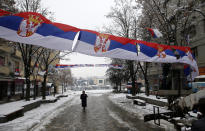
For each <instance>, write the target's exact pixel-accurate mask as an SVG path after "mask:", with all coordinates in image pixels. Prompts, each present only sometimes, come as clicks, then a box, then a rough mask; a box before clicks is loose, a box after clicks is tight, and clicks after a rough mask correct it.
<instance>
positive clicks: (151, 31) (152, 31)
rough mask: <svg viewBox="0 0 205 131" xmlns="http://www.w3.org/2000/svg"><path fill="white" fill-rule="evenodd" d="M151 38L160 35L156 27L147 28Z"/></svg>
mask: <svg viewBox="0 0 205 131" xmlns="http://www.w3.org/2000/svg"><path fill="white" fill-rule="evenodd" d="M147 30H148V31H149V32H150V34H151V35H152V37H153V38H159V37H162V36H163V35H162V33H161V32H160V31H159V30H158V29H152V28H147Z"/></svg>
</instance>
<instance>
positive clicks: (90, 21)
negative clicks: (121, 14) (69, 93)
mask: <svg viewBox="0 0 205 131" xmlns="http://www.w3.org/2000/svg"><path fill="white" fill-rule="evenodd" d="M42 2H43V6H44V7H48V8H49V10H50V11H52V12H54V18H55V21H56V22H60V23H63V24H67V25H71V26H75V27H77V28H81V29H90V30H98V29H100V28H102V26H103V25H106V24H109V22H108V20H107V19H106V17H105V15H107V14H108V12H109V11H110V8H111V6H113V5H114V0H42ZM69 59H70V60H69V61H61V64H105V63H109V59H108V58H101V57H93V56H86V55H82V54H79V53H72V55H70V56H69ZM106 70H107V68H103V67H96V68H94V67H81V68H73V69H72V73H73V75H74V76H75V77H90V76H103V75H105V71H106Z"/></svg>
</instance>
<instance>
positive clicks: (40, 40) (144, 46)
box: [0, 10, 199, 78]
mask: <svg viewBox="0 0 205 131" xmlns="http://www.w3.org/2000/svg"><path fill="white" fill-rule="evenodd" d="M1 12H3V11H2V10H0V38H4V39H7V40H10V41H14V42H21V43H25V44H32V45H38V46H42V47H46V48H50V49H56V50H68V51H75V52H79V53H82V54H87V55H92V56H98V57H109V58H119V59H127V60H136V61H143V62H160V63H184V64H188V65H190V67H191V68H192V71H193V72H192V77H193V78H194V77H196V76H197V75H199V71H198V66H197V63H196V61H195V59H194V57H193V55H192V53H191V49H190V47H183V46H168V45H162V44H157V43H150V42H146V41H139V40H133V39H128V38H124V37H118V36H114V35H109V34H102V33H99V32H96V31H92V30H85V29H79V28H76V27H72V26H69V25H65V24H61V23H55V22H52V21H50V20H48V19H46V18H45V17H44V16H42V15H41V14H39V13H34V12H22V13H17V14H9V13H8V12H5V14H6V15H4V13H1ZM76 34H78V35H77V36H78V37H77V39H76V40H77V41H76V42H75V43H76V44H75V47H73V41H74V38H75V36H76ZM158 34H159V32H158ZM159 36H160V35H159Z"/></svg>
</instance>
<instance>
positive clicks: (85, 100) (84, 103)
mask: <svg viewBox="0 0 205 131" xmlns="http://www.w3.org/2000/svg"><path fill="white" fill-rule="evenodd" d="M87 97H88V95H87V94H85V91H83V92H82V94H81V95H80V99H81V103H82V107H83V110H85V107H87Z"/></svg>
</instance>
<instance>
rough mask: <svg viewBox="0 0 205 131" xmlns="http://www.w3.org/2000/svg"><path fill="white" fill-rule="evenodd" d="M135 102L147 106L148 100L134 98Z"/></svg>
mask: <svg viewBox="0 0 205 131" xmlns="http://www.w3.org/2000/svg"><path fill="white" fill-rule="evenodd" d="M133 104H135V105H139V106H146V102H145V101H143V100H140V99H134V100H133Z"/></svg>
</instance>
